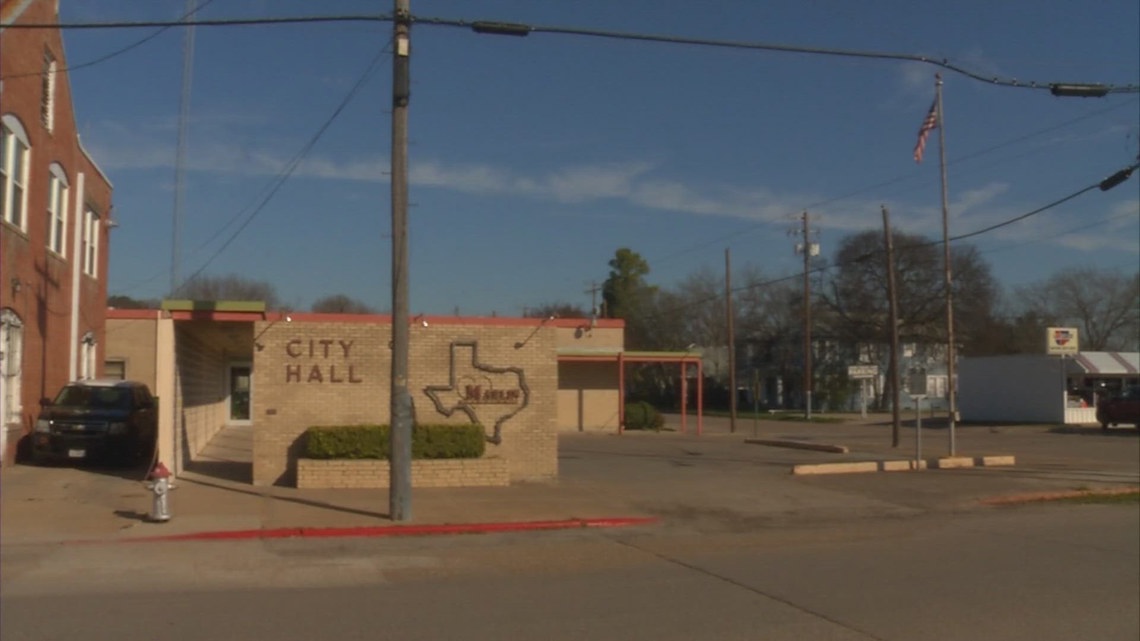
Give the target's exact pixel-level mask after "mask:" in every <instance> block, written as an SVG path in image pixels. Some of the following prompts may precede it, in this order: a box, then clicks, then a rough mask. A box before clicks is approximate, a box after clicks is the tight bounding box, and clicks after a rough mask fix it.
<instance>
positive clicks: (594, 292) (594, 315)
mask: <svg viewBox="0 0 1140 641" xmlns="http://www.w3.org/2000/svg"><path fill="white" fill-rule="evenodd" d="M601 290H602V286H601V285H599V284H598V281H596V280H592V281H590V289H587V290H586V293H588V294H589V295H590V320H591V321H594V320H597V319H598V317H599V316H601V312H600V311H599V310H598V292H600V291H601Z"/></svg>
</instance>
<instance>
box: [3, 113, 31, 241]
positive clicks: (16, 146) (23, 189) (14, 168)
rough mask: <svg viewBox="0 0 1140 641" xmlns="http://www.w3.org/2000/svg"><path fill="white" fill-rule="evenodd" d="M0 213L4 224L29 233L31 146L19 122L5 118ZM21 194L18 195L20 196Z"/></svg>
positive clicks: (12, 118) (8, 116) (6, 116)
mask: <svg viewBox="0 0 1140 641" xmlns="http://www.w3.org/2000/svg"><path fill="white" fill-rule="evenodd" d="M0 136H3V143H2V144H0V149H2V150H3V151H2V153H0V211H2V212H3V220H4V222H6V223H8V224H9V225H12V226H13V227H15V228H16V229H19V230H20V231H21V232H23V233H25V234H26V233H27V232H28V171H29V169H28V166H29V165H30V164H31V159H32V146H31V144H29V143H28V134H27V132H26V131H24V127H23V125H21V124H20V121H19V119H17V118H16V117H15V116H13V115H11V114H5V115H4V117H3V118H2V119H0ZM17 192H18V193H17Z"/></svg>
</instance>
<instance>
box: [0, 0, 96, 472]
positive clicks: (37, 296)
mask: <svg viewBox="0 0 1140 641" xmlns="http://www.w3.org/2000/svg"><path fill="white" fill-rule="evenodd" d="M58 9H59V2H58V0H0V120H2V127H0V452H2V454H3V462H4V463H5V464H9V463H11V461H12V460H13V458H14V456H15V451H16V447H17V444H18V442H19V441H20V440H21V438H22V437H23V436H24V435H25V434H27V433H28V432H30V431H31V430H32V428H33V426H34V422H35V418H36V412H37V410H38V408H39V399H41V398H43V397H44V396H52V395H54V394H55V393H56V391H58V389H59V388H60V387H61V386H62V385H63V384H65V383H67V382H68V381H70V380H73V379H77V378H92V377H95V376H97V375H99V374H100V373H101V371H102V363H103V347H102V344H103V337H104V323H105V319H104V317H105V313H106V300H107V255H108V251H107V249H108V234H107V230H108V228H109V227H110V225H109V223H110V221H111V183H110V181H109V180H108V179H107V177H106V176H105V175H104V174H103V172H101V171H100V170H99V168H98V167H97V166H96V165H95V162H94V161H93V160H92V159H91V157H90V155H89V154H88V153H87V152H86V150H84V149H83V146H82V145H81V144H80V142H79V137H78V135H77V133H76V123H75V115H74V110H73V105H72V100H71V89H70V85H69V83H68V75H67V60H66V58H65V57H64V49H63V39H62V36H61V34H60V30H59V29H58V28H48V29H40V28H36V29H27V28H18V27H14V25H20V24H58V22H59V14H58Z"/></svg>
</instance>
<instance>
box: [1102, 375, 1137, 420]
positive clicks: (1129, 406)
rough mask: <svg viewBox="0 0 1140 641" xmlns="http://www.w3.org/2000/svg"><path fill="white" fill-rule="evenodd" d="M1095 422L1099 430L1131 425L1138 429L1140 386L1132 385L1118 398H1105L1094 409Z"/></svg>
mask: <svg viewBox="0 0 1140 641" xmlns="http://www.w3.org/2000/svg"><path fill="white" fill-rule="evenodd" d="M1096 420H1097V422H1098V423H1100V426H1101V428H1103V429H1106V430H1107V429H1108V428H1109V426H1112V425H1120V424H1128V423H1131V424H1132V425H1135V426H1136V427H1137V428H1140V385H1132V386H1130V387H1128V388H1126V389H1125V390H1124V392H1123V393H1121V394H1120V395H1119V396H1114V397H1112V398H1107V399H1105V400H1103V401H1101V402H1100V404H1098V405H1097V407H1096Z"/></svg>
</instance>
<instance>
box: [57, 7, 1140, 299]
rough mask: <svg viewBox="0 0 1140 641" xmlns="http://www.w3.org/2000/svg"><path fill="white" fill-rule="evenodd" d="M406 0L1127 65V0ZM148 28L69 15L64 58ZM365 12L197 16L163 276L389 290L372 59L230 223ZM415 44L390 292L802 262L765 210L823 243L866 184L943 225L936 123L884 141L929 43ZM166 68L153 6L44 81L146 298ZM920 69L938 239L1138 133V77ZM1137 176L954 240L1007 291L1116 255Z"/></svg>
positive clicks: (380, 119) (924, 225) (654, 276)
mask: <svg viewBox="0 0 1140 641" xmlns="http://www.w3.org/2000/svg"><path fill="white" fill-rule="evenodd" d="M200 3H203V4H204V3H205V0H200ZM183 9H184V2H183V1H182V0H150V1H146V2H143V1H140V0H134V1H126V0H123V1H119V0H104V1H101V2H99V3H86V2H63V3H62V9H61V11H62V13H61V17H62V20H63V21H64V22H67V21H77V22H84V21H93V20H99V21H106V20H161V19H176V18H177V17H178V16H180V15H181V14H182V12H183ZM390 10H391V3H390V2H387V1H383V2H377V1H375V0H373V1H367V2H365V1H355V0H340V1H330V2H322V3H313V2H303V1H293V0H273V1H270V0H214V1H213V2H211V3H209V4H208V5H207V6H205V7H204V8H203V9H202V11H201V13H200V16H201V17H204V18H227V17H254V16H285V15H311V14H313V12H314V11H319V12H321V13H325V14H340V13H343V14H349V13H382V12H388V11H390ZM412 10H413V13H414V14H415V15H417V16H438V17H447V18H464V19H470V20H475V19H487V20H504V21H518V22H529V23H533V24H541V25H548V26H572V27H583V28H596V29H606V30H618V31H635V32H643V33H656V34H672V35H683V36H698V37H707V38H717V39H726V40H727V39H732V40H747V41H762V42H769V43H782V44H794V45H802V46H819V47H832V48H850V49H865V50H876V51H890V52H900V53H918V54H927V55H930V56H932V57H935V58H947V59H949V60H951V61H953V62H955V63H957V64H960V65H963V66H966V67H969V68H971V69H974V70H977V71H979V72H982V73H985V74H993V75H996V76H1002V77H1012V78H1017V79H1018V80H1024V81H1030V80H1034V81H1038V82H1103V83H1112V84H1136V83H1138V82H1140V5H1138V4H1137V3H1136V2H1135V0H1123V1H1116V0H1105V1H1103V2H1097V3H1094V4H1092V5H1089V4H1086V3H1078V2H1072V1H1064V2H1062V1H1044V2H1003V3H992V2H985V1H974V0H964V1H960V2H952V3H951V2H938V3H934V2H926V1H920V2H916V1H897V2H896V1H881V2H859V3H852V2H847V1H842V0H835V1H823V0H818V1H807V0H786V1H785V0H773V1H767V2H753V1H744V0H737V1H729V0H719V1H718V0H709V1H706V2H702V3H697V4H694V3H692V2H683V3H682V2H673V1H663V0H658V1H652V2H651V1H648V0H629V1H624V2H613V1H603V0H578V1H575V2H538V1H535V0H513V1H512V0H498V1H486V2H474V1H467V2H461V1H457V0H436V1H432V2H428V1H426V0H412ZM153 31H154V30H153V29H118V30H98V31H87V30H72V31H68V32H66V33H65V44H66V53H67V58H68V63H69V64H71V65H78V64H82V63H84V62H87V61H89V60H93V59H96V58H99V57H101V56H103V55H106V54H108V53H110V52H113V51H115V50H117V49H120V48H122V47H124V46H126V45H129V44H131V43H133V42H136V41H138V40H139V39H141V38H144V37H146V36H148V35H150V34H151V33H153ZM390 34H391V24H390V23H353V24H324V25H321V24H309V25H291V26H257V27H199V28H198V29H197V30H196V40H195V57H194V67H193V84H192V98H191V103H190V109H189V113H190V122H189V130H188V131H189V142H188V150H187V171H186V174H185V185H186V192H185V193H186V196H185V205H184V215H183V224H182V249H181V255H182V258H183V264H182V267H181V269H180V271H181V273H182V275H183V276H187V275H189V274H192V273H195V272H196V271H198V270H199V269H202V268H203V266H205V268H204V271H203V273H206V274H212V275H222V274H229V273H237V274H241V275H243V276H246V277H249V278H254V279H260V280H267V281H269V282H272V283H273V284H274V285H275V286H276V288H277V290H278V292H279V293H280V294H281V296H282V298H283V299H284V300H285V301H287V302H288V303H289V304H291V305H294V306H296V307H297V308H307V307H308V305H309V304H311V303H312V302H313V301H314V300H315V299H317V298H319V297H321V296H322V295H325V294H333V293H345V294H348V295H350V296H353V297H355V298H358V299H360V300H362V301H364V302H366V303H368V304H370V305H372V306H374V307H376V308H378V309H388V308H389V307H390V300H391V293H390V282H391V281H390V272H389V261H390V258H389V256H390V242H391V241H390V238H389V237H388V232H389V228H390V208H389V192H388V184H387V175H386V173H384V172H386V170H387V168H388V159H389V131H390V129H389V127H390V124H389V116H388V109H389V106H390V103H391V98H390V95H391V94H390V92H391V59H390V57H388V56H387V55H384V57H383V58H382V59H381V61H380V62H379V64H378V65H377V66H376V68H375V70H374V72H373V73H372V74H371V75H370V76H369V77H368V80H367V82H366V84H365V85H364V86H363V87H362V88H361V90H360V91H359V92H358V93H357V94H356V96H355V98H354V99H353V100H352V101H351V102H350V103H349V104H348V106H347V107H346V108H345V109H344V111H343V112H342V113H341V115H340V116H339V117H338V118H337V119H336V120H335V121H334V122H333V123H332V125H331V126H330V127H329V129H328V130H327V132H326V133H325V135H324V136H323V137H322V138H321V139H320V141H319V142H318V143H317V144H316V145H315V147H313V148H312V150H311V151H310V152H309V153H308V154H307V155H306V156H305V158H304V161H303V162H302V164H301V165H300V166H299V167H298V168H297V170H296V171H295V172H294V173H293V175H292V176H291V177H290V178H289V179H288V180H287V181H286V182H285V183H284V184H283V185H282V186H281V188H280V189H279V190H278V191H277V192H276V194H275V196H274V197H273V198H272V199H271V200H270V201H269V202H268V204H267V205H266V206H265V207H264V209H263V210H261V212H260V213H259V214H257V216H256V217H255V218H253V219H252V221H250V222H249V223H248V225H247V226H246V227H245V229H244V230H243V231H242V232H241V233H240V234H238V235H237V236H236V237H235V238H232V240H231V236H232V234H233V232H234V231H235V230H236V228H237V227H238V225H240V224H242V222H243V221H244V220H245V218H243V217H242V213H243V211H244V212H248V211H249V210H250V205H251V203H256V202H258V197H259V196H260V195H263V194H264V193H265V192H266V191H267V189H268V188H269V186H270V185H271V184H272V183H273V181H274V179H275V177H276V176H278V174H279V173H280V172H281V171H282V170H283V169H284V167H285V166H286V164H287V163H288V161H289V160H290V159H291V158H292V157H294V156H295V155H296V154H297V153H298V152H299V151H300V150H301V149H302V148H303V147H304V145H305V143H306V142H307V141H308V140H309V139H310V137H312V136H313V135H314V134H315V133H316V131H317V130H318V128H319V127H320V126H321V124H322V123H324V122H325V120H326V119H327V118H328V117H329V116H330V115H331V114H332V112H333V111H334V110H335V109H336V107H337V105H338V104H340V103H341V101H342V100H343V99H344V98H345V96H346V94H347V93H348V91H349V89H350V88H351V87H352V86H353V84H354V83H356V82H357V81H358V79H359V78H360V77H361V76H362V75H363V74H364V73H365V71H366V69H368V68H369V65H370V63H371V61H372V60H373V59H374V58H375V57H376V56H377V54H379V53H380V52H381V50H382V49H383V48H384V47H385V46H386V44H387V43H388V41H389V38H390ZM412 42H413V45H412V46H413V58H412V75H413V87H412V102H411V107H410V112H409V114H410V115H409V122H410V146H409V152H410V163H411V187H410V193H411V201H412V203H413V206H412V208H411V209H410V230H409V234H410V236H409V238H410V239H409V249H410V260H411V263H410V274H411V276H410V281H411V282H410V306H411V309H412V312H413V313H421V312H423V313H428V314H450V313H453V312H454V311H455V310H456V309H458V310H459V311H460V313H461V314H463V315H484V314H491V313H497V314H499V315H519V314H521V313H522V311H523V309H524V308H525V307H527V306H535V305H539V304H543V303H553V302H568V303H573V304H578V305H581V306H583V307H588V306H589V304H590V295H589V294H588V293H587V290H588V288H589V286H590V283H591V282H592V281H596V282H598V283H600V282H601V281H603V280H604V279H605V278H606V274H607V270H608V268H607V266H606V263H607V261H608V260H609V259H610V258H611V257H612V256H613V254H614V251H615V250H616V249H617V248H619V247H623V246H624V247H630V248H632V249H634V250H635V251H637V252H639V253H640V254H641V255H642V256H644V257H645V258H646V259H647V260H648V261H649V264H650V267H651V269H652V271H651V273H650V276H649V280H650V281H651V282H653V283H655V284H658V285H661V286H665V287H668V286H671V285H673V284H674V283H676V282H677V281H679V280H680V279H682V278H684V277H686V276H688V275H690V274H693V273H695V272H697V271H699V270H702V269H703V270H710V271H712V272H714V273H718V274H719V273H722V271H723V266H724V251H725V249H726V248H730V249H731V251H732V259H733V265H734V267H744V266H751V267H754V268H757V269H759V270H761V271H762V272H763V273H764V274H765V275H767V276H770V277H779V276H785V275H789V274H794V273H796V272H797V271H798V270H799V269H800V266H801V264H802V263H801V261H800V259H799V258H798V257H796V256H795V254H794V252H793V250H792V246H793V243H794V239H793V238H791V237H789V234H788V232H789V230H790V229H792V228H793V227H795V225H796V224H797V222H796V221H797V220H798V217H799V214H800V213H801V212H802V211H804V210H805V209H807V210H808V211H810V212H811V216H812V220H813V222H814V223H815V226H816V227H817V229H818V239H819V242H820V243H821V245H822V252H823V254H824V255H826V256H830V255H831V254H832V252H833V251H834V249H835V247H836V244H837V242H838V241H839V239H841V238H842V237H843V236H844V235H846V234H848V233H851V232H856V231H861V230H865V229H881V217H880V211H879V207H880V204H886V205H887V206H888V207H889V208H890V210H891V216H892V222H893V223H894V224H895V226H896V227H897V228H899V229H901V230H903V231H907V232H911V233H922V234H926V235H928V236H930V237H931V238H940V237H941V218H940V190H939V171H938V170H939V165H938V155H937V154H938V145H937V136H936V135H935V136H932V137H931V139H930V142H929V144H928V146H927V157H926V161H925V162H923V163H922V164H921V165H916V164H915V162H914V160H913V159H912V157H911V152H912V148H913V146H914V143H915V139H916V132H917V129H918V126H919V124H920V122H921V121H922V118H923V116H924V115H925V114H926V111H927V109H928V108H929V106H930V103H931V100H932V99H933V96H934V84H933V83H934V72H935V71H936V69H935V68H934V67H930V66H926V65H923V64H921V63H900V62H884V61H872V60H855V59H849V58H835V57H825V56H807V55H801V54H790V53H771V52H760V51H740V50H719V49H710V48H702V47H694V46H679V45H665V44H654V43H645V42H631V41H613V40H600V39H592V38H584V37H574V36H563V35H550V34H532V35H530V36H528V37H526V38H512V37H505V36H491V35H477V34H474V33H472V32H470V31H467V30H463V29H455V28H446V27H432V26H427V25H419V26H417V27H415V28H414V30H413V35H412ZM181 69H182V35H181V33H180V31H179V30H178V29H170V30H168V31H166V32H164V33H162V34H160V35H158V36H157V37H155V38H154V39H153V40H151V41H149V42H147V43H145V44H143V45H141V46H139V47H137V48H135V49H133V50H131V51H130V52H128V53H125V54H123V55H120V56H116V57H114V58H111V59H109V60H107V61H105V62H102V63H99V64H96V65H92V66H90V67H87V68H84V69H78V70H76V71H74V72H73V73H72V75H71V84H72V89H73V92H74V98H75V101H76V112H77V119H78V125H79V131H80V132H81V135H82V137H83V140H84V144H85V145H86V147H87V148H88V149H89V150H90V151H91V153H92V155H93V156H94V157H95V158H96V160H97V162H98V163H99V164H100V166H101V167H102V168H103V169H104V170H105V171H106V173H107V174H108V175H109V176H110V178H111V180H112V182H113V183H114V186H115V191H114V202H115V210H114V217H115V218H116V219H117V220H118V222H119V223H120V227H119V228H117V229H115V230H114V232H113V237H112V249H111V251H112V253H111V268H110V291H111V293H114V294H126V295H130V296H133V297H136V298H152V297H161V296H163V295H164V294H165V292H166V290H167V289H168V287H169V281H170V269H171V261H170V256H171V229H172V227H171V221H172V211H173V203H174V195H173V182H174V169H173V168H174V162H175V147H176V140H177V125H178V114H179V93H180V87H181ZM944 77H945V85H944V103H945V112H946V114H945V118H946V138H947V149H946V152H947V156H948V159H949V160H950V164H949V165H948V178H949V181H948V182H949V192H950V227H951V234H961V233H966V232H969V231H973V230H976V229H980V228H983V227H986V226H988V225H990V224H993V223H996V222H1000V221H1002V220H1005V219H1008V218H1012V217H1014V216H1017V215H1019V214H1022V213H1025V212H1028V211H1030V210H1033V209H1036V208H1037V207H1040V206H1042V205H1045V204H1047V203H1049V202H1051V201H1053V200H1056V199H1057V198H1060V197H1063V196H1066V195H1068V194H1070V193H1072V192H1074V191H1077V190H1078V189H1081V188H1083V187H1085V186H1087V185H1089V184H1091V183H1093V182H1096V181H1098V180H1100V179H1101V178H1103V177H1105V176H1107V175H1108V174H1111V173H1113V172H1114V171H1116V170H1118V169H1120V168H1122V167H1124V166H1127V165H1128V164H1130V163H1132V162H1135V160H1136V159H1137V155H1138V154H1140V140H1138V137H1140V95H1138V94H1114V95H1110V96H1108V97H1106V98H1100V99H1083V98H1056V97H1053V96H1052V95H1050V94H1049V93H1048V92H1047V91H1034V90H1027V89H1017V88H1008V87H1000V86H994V85H991V84H988V83H982V82H978V81H976V80H971V79H968V78H966V77H964V76H960V75H957V74H953V73H944ZM935 133H936V132H935ZM1138 184H1140V181H1138V180H1137V178H1136V177H1135V176H1134V177H1133V178H1132V179H1131V180H1130V181H1129V182H1127V183H1125V184H1124V185H1121V186H1120V187H1117V188H1116V189H1114V190H1112V191H1110V192H1103V193H1102V192H1100V191H1093V192H1090V193H1088V194H1086V195H1084V196H1082V197H1080V198H1077V199H1074V200H1072V201H1070V202H1068V203H1066V204H1065V205H1062V206H1060V207H1056V208H1054V209H1051V210H1049V211H1047V212H1044V213H1042V214H1039V215H1037V216H1033V217H1031V218H1029V219H1027V220H1025V221H1023V222H1021V223H1017V224H1015V225H1011V226H1009V227H1005V228H1003V229H1001V230H998V231H995V232H992V233H989V234H986V235H983V236H979V237H977V238H974V239H971V241H970V242H973V243H974V245H975V246H977V247H978V248H979V249H980V250H981V251H982V252H983V256H984V257H985V258H986V260H987V261H989V263H990V265H991V266H992V268H993V272H994V274H995V275H996V277H997V278H998V279H999V280H1000V281H1001V282H1002V283H1003V284H1004V285H1006V286H1016V285H1018V284H1023V283H1028V282H1034V281H1039V280H1043V279H1044V278H1046V277H1048V276H1050V275H1052V274H1053V273H1055V272H1057V271H1059V270H1063V269H1066V268H1072V267H1076V266H1094V267H1110V268H1122V269H1126V270H1130V271H1131V270H1135V269H1137V266H1138V264H1140V197H1138V193H1140V188H1138ZM235 220H236V221H237V222H231V221H235ZM227 223H231V224H229V225H228V226H227ZM226 241H230V243H229V245H228V247H227V248H226V249H225V250H224V251H221V252H220V253H218V249H219V247H220V246H221V244H222V243H224V242H226ZM215 254H216V256H215ZM211 258H212V259H211ZM208 260H209V262H208V263H207V261H208Z"/></svg>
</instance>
